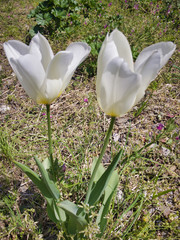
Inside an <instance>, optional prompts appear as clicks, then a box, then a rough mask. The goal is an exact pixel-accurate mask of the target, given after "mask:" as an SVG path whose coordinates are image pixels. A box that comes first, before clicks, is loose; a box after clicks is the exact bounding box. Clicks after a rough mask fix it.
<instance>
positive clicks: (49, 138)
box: [46, 104, 54, 173]
mask: <svg viewBox="0 0 180 240" xmlns="http://www.w3.org/2000/svg"><path fill="white" fill-rule="evenodd" d="M46 110H47V122H48V141H49V161H50V166H51V170H52V173H54V163H53V151H52V139H51V121H50V105H49V104H47V105H46Z"/></svg>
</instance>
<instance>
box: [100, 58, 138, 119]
mask: <svg viewBox="0 0 180 240" xmlns="http://www.w3.org/2000/svg"><path fill="white" fill-rule="evenodd" d="M98 81H99V82H100V87H97V88H96V91H97V98H98V102H99V104H100V106H101V108H102V109H103V111H104V112H105V113H106V114H107V115H110V116H122V115H124V114H125V113H126V112H128V111H129V110H130V109H131V108H132V107H133V105H134V102H135V99H136V94H137V91H138V89H139V87H140V84H141V78H140V76H139V75H138V74H136V73H133V72H132V71H131V70H130V69H129V66H128V64H127V63H126V62H124V60H123V59H121V58H118V57H116V58H114V59H113V60H112V61H111V62H110V63H109V64H108V66H107V68H106V69H105V70H104V72H103V75H102V79H98Z"/></svg>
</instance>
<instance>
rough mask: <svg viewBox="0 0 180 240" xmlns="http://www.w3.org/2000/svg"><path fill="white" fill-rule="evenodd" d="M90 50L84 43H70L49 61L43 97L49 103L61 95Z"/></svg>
mask: <svg viewBox="0 0 180 240" xmlns="http://www.w3.org/2000/svg"><path fill="white" fill-rule="evenodd" d="M90 50H91V48H90V47H89V46H88V45H87V44H86V43H80V42H77V43H71V44H70V45H69V46H68V47H67V49H66V51H62V52H59V53H57V54H56V55H55V57H54V58H53V60H52V61H51V63H50V65H49V67H48V70H47V76H46V83H45V85H46V87H45V89H46V91H45V95H46V97H47V98H48V99H49V101H53V100H54V99H55V98H57V97H58V96H60V95H61V93H62V92H63V91H64V89H65V88H66V87H67V85H68V84H69V82H70V80H71V78H72V75H73V73H74V71H75V70H76V68H77V66H78V65H79V64H80V63H82V61H83V60H84V59H85V58H86V57H87V56H88V54H89V52H90Z"/></svg>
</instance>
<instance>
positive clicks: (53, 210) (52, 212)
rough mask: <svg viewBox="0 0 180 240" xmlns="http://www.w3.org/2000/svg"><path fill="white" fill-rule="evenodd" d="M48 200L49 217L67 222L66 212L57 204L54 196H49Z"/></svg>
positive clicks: (56, 220)
mask: <svg viewBox="0 0 180 240" xmlns="http://www.w3.org/2000/svg"><path fill="white" fill-rule="evenodd" d="M46 201H47V213H48V216H49V218H50V219H51V220H52V221H53V222H55V223H58V222H59V221H61V222H65V221H66V214H65V212H64V211H63V210H62V209H61V208H60V207H58V206H57V203H56V200H54V199H53V198H48V199H46Z"/></svg>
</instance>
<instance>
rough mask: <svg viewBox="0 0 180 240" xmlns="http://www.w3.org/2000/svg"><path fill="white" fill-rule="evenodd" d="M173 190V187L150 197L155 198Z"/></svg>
mask: <svg viewBox="0 0 180 240" xmlns="http://www.w3.org/2000/svg"><path fill="white" fill-rule="evenodd" d="M174 191H175V189H168V190H165V191H162V192H159V193H158V194H156V195H154V196H153V197H152V199H154V198H157V197H160V196H162V195H164V194H167V193H169V192H174Z"/></svg>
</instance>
